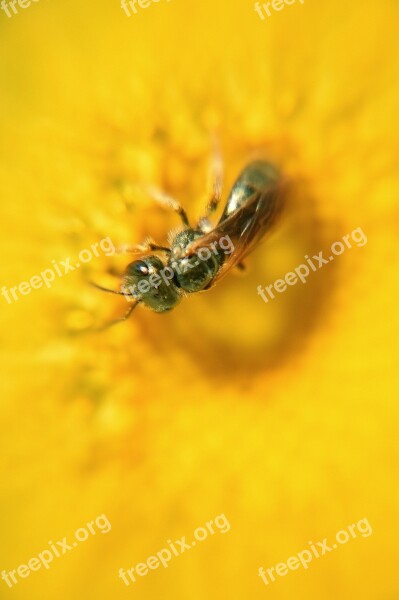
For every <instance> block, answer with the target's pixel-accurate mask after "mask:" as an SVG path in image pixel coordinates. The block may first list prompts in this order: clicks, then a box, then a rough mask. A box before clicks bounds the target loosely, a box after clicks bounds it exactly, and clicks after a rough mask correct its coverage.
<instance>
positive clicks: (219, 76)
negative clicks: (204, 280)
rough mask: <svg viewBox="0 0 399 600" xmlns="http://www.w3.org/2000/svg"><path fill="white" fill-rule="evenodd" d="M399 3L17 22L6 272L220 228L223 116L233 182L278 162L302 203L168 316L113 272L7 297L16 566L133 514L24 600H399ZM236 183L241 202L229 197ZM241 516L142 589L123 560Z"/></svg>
mask: <svg viewBox="0 0 399 600" xmlns="http://www.w3.org/2000/svg"><path fill="white" fill-rule="evenodd" d="M398 16H399V10H398V4H397V1H396V0H380V1H379V2H371V1H369V0H352V1H351V2H348V1H345V2H344V1H341V0H334V1H329V2H327V1H326V0H318V1H316V0H306V1H305V3H304V5H303V6H302V5H301V4H299V3H298V2H297V3H295V4H293V5H292V6H286V7H285V8H284V10H282V11H281V12H275V13H273V14H272V16H271V17H270V18H269V19H267V20H265V21H261V20H260V18H259V17H258V16H257V15H256V13H255V12H254V6H253V3H252V2H251V1H249V0H238V1H234V2H233V1H229V0H218V1H211V0H197V1H194V0H171V2H170V3H168V2H166V1H163V0H161V1H160V2H159V3H158V4H151V6H149V7H148V8H146V9H139V12H138V14H137V15H133V16H131V17H130V18H128V17H127V16H126V15H125V13H124V12H123V11H122V9H121V8H120V5H119V3H118V1H117V0H97V1H96V2H82V0H79V1H78V0H68V1H60V0H58V1H57V2H56V1H55V0H52V1H50V0H40V1H39V2H37V3H35V4H32V6H30V7H29V8H26V9H21V8H20V9H19V12H18V14H17V15H15V16H13V17H12V18H7V16H6V14H5V13H4V12H1V13H0V86H1V96H0V191H1V221H0V222H1V227H2V233H1V237H0V245H1V256H2V261H1V263H2V267H1V268H2V272H1V285H6V286H7V287H8V288H10V287H12V286H14V285H18V284H19V283H20V282H22V281H26V280H29V279H30V278H31V277H32V276H33V275H36V274H39V273H40V272H41V271H43V269H46V268H48V267H50V266H51V264H52V263H51V261H52V260H56V261H62V260H65V259H66V258H67V257H68V256H70V257H73V258H76V256H77V255H78V253H79V251H80V250H82V249H84V248H89V247H90V244H91V243H93V242H96V241H99V240H100V239H102V238H104V237H107V236H110V237H111V239H112V240H113V242H114V243H115V244H121V243H125V242H128V243H135V242H139V241H141V240H142V239H143V238H144V237H145V236H147V235H151V236H153V237H155V238H156V239H157V240H160V241H163V242H165V241H166V239H167V232H168V230H169V229H173V228H174V227H176V226H178V219H177V217H176V216H175V215H169V214H168V213H165V212H164V211H162V210H160V209H159V208H154V207H153V205H152V204H151V202H150V201H149V200H148V199H146V198H145V197H143V195H140V194H139V193H137V190H136V189H135V187H134V184H135V183H137V182H138V181H151V182H153V183H155V184H157V185H160V186H162V187H164V188H165V189H167V190H168V191H169V192H170V193H173V194H174V195H175V196H177V197H178V198H180V199H181V200H182V202H183V203H184V205H185V206H186V208H187V210H188V212H189V213H190V215H195V216H198V215H199V214H200V213H201V207H203V205H204V204H205V202H206V198H207V165H208V163H209V156H210V142H209V140H210V131H212V130H214V129H217V130H218V132H219V136H220V141H221V146H222V151H223V157H224V161H225V171H226V188H225V194H227V191H228V186H229V185H231V183H232V181H233V180H234V178H235V177H236V175H237V172H238V169H239V168H240V167H241V166H242V165H243V164H245V161H247V160H249V158H250V157H251V156H252V155H253V154H254V153H260V152H261V153H262V155H264V156H265V157H267V158H268V159H270V160H273V161H274V162H276V163H277V164H279V165H280V166H281V168H282V170H283V173H284V175H285V177H287V179H288V180H289V181H290V182H291V183H292V190H293V192H292V197H291V201H290V203H289V206H288V207H287V211H286V213H285V215H284V217H283V218H282V220H281V223H280V226H279V227H278V228H277V229H276V232H275V234H274V235H273V237H271V238H270V240H269V241H267V242H265V244H263V245H262V246H261V247H259V249H258V250H257V251H256V252H255V253H254V254H253V255H252V256H251V257H250V258H249V259H248V261H247V264H248V273H247V274H246V275H245V276H243V277H237V276H234V274H232V275H231V276H229V277H228V278H226V279H225V280H223V282H221V283H220V285H218V286H217V287H216V288H215V289H213V290H211V291H209V292H208V293H206V294H198V295H195V296H193V297H191V298H189V299H187V300H185V301H184V302H183V303H182V304H181V305H180V306H179V307H178V308H177V309H176V310H175V311H173V312H171V313H169V314H164V315H156V314H153V313H150V312H147V311H146V310H145V309H142V308H138V309H137V311H136V312H135V313H134V314H133V316H132V318H131V319H130V321H129V322H127V323H125V324H123V325H119V326H117V327H115V328H113V329H109V330H107V331H105V332H103V333H101V334H98V333H93V332H92V329H93V328H94V327H95V326H97V325H99V324H101V323H103V322H105V321H107V320H108V319H110V318H113V317H116V316H118V315H121V314H123V311H124V310H125V309H126V303H125V301H124V299H123V298H117V297H113V296H110V295H105V294H104V295H103V294H101V293H100V292H98V291H97V290H94V289H92V288H90V286H89V285H88V280H89V279H94V280H96V281H97V282H101V283H102V284H103V285H110V286H111V285H112V286H113V287H115V288H116V287H117V285H118V280H115V278H112V277H111V276H110V275H109V274H107V269H109V268H110V266H112V267H114V268H121V267H123V266H124V265H126V264H127V262H128V260H129V257H112V258H108V259H107V258H106V257H104V256H101V257H100V258H98V259H94V260H93V261H92V262H91V263H90V264H88V265H87V267H85V268H83V267H82V268H81V269H79V270H76V271H75V272H74V273H70V274H68V275H65V276H64V278H57V279H56V280H55V281H54V283H53V285H52V287H51V289H49V290H47V289H41V290H34V291H32V293H31V294H29V295H28V296H24V297H21V298H20V299H19V300H18V301H16V302H14V303H12V304H10V305H9V304H7V302H6V300H5V299H4V297H0V306H1V317H0V318H1V325H2V327H1V341H2V350H1V365H2V371H3V373H2V377H1V379H0V382H1V396H0V398H1V399H0V402H1V417H0V423H1V424H0V457H1V458H0V461H1V473H2V477H1V498H2V499H1V510H0V537H1V544H0V570H3V569H6V570H7V571H9V570H11V569H15V568H17V567H18V565H20V564H24V563H25V564H26V562H27V561H28V560H29V559H30V558H32V557H33V556H37V554H38V553H39V552H40V551H42V550H43V549H44V548H46V547H47V543H48V540H61V539H62V538H63V537H64V536H67V538H70V537H71V536H72V537H73V534H74V531H75V530H76V529H77V528H79V527H82V526H84V525H85V523H87V522H88V521H90V520H92V519H95V518H96V517H97V516H98V515H100V514H103V513H105V514H106V516H107V517H108V519H109V520H110V522H111V524H112V530H111V531H110V532H109V533H108V534H107V535H97V536H96V537H90V538H89V539H88V540H87V541H86V542H84V543H82V544H81V545H79V547H78V548H76V549H75V550H74V551H73V552H70V553H68V554H67V555H65V556H63V557H61V558H59V559H57V560H55V561H54V562H53V563H52V566H51V568H50V569H49V570H48V571H45V570H44V569H41V570H40V571H38V572H37V573H32V574H31V575H30V576H29V577H28V578H26V579H25V580H19V583H18V584H17V585H16V586H15V587H14V588H13V589H11V590H10V589H9V588H8V587H7V585H6V584H5V582H4V581H2V580H0V597H1V598H11V597H14V598H16V599H18V600H19V599H23V600H25V599H27V600H28V599H29V600H39V599H40V600H42V599H47V598H49V599H50V598H51V599H53V598H59V599H64V598H65V599H66V598H71V597H74V598H93V599H96V600H100V599H102V598H106V599H108V598H126V597H133V595H134V597H135V598H139V599H145V600H147V599H157V600H158V599H162V600H163V599H164V598H166V599H169V598H170V599H172V598H173V599H175V600H177V599H181V600H183V599H184V600H187V599H190V600H197V599H200V600H204V599H207V600H208V599H214V598H215V599H216V598H226V599H227V598H228V599H234V600H235V599H239V600H241V599H244V598H245V599H246V598H256V599H258V598H259V599H260V598H266V597H268V598H273V599H274V598H276V599H284V600H286V599H292V598H295V599H296V600H301V599H302V598H303V599H305V598H306V599H309V598H323V599H334V600H335V599H336V598H340V599H341V600H346V599H353V598H362V600H369V599H370V600H371V599H373V600H374V599H375V600H398V599H399V584H398V577H397V562H398V539H399V528H398V513H399V510H398V508H399V507H398V503H399V494H398V443H397V438H398V385H397V379H398V376H397V372H398V310H397V299H398V279H397V258H398V223H399V218H398V216H399V215H398V203H397V200H398V191H399V176H398V164H397V157H398V123H397V108H398V100H399V90H398V75H399V69H398V66H399V65H398V62H399V61H398V57H399V45H398V33H397V22H398ZM225 197H226V195H225V196H224V198H225ZM357 227H362V229H363V231H364V232H365V234H366V235H367V238H368V243H367V245H365V246H364V247H363V248H357V247H354V248H353V249H352V250H348V251H347V252H346V253H344V254H343V255H342V256H340V257H337V258H336V260H335V261H334V263H332V264H330V265H327V266H326V267H324V268H323V269H322V270H320V271H319V272H317V273H315V274H314V275H313V276H312V278H309V282H308V283H307V284H306V285H298V286H296V287H295V288H290V289H289V290H288V291H287V292H286V293H285V294H282V295H281V296H279V297H278V298H276V300H274V301H273V302H270V303H269V304H265V303H264V302H263V301H262V300H261V298H260V297H259V296H258V295H257V293H256V288H257V286H258V285H259V284H262V285H263V286H265V285H269V284H270V283H272V282H273V281H274V280H275V279H277V278H280V277H283V276H284V275H285V273H286V272H287V271H290V270H292V269H293V268H295V267H296V266H297V265H298V264H300V263H301V262H303V257H304V255H305V254H309V255H311V254H315V253H318V251H319V250H322V249H328V248H329V247H330V245H331V244H332V243H333V242H334V241H337V240H339V239H341V238H342V237H343V236H344V235H346V234H348V233H350V232H351V231H352V230H353V229H355V228H357ZM221 513H224V514H225V515H226V517H227V519H228V521H229V523H230V525H231V529H230V531H229V532H228V533H226V534H224V535H221V534H218V535H215V536H212V537H209V538H208V539H207V540H205V541H204V542H203V543H202V544H198V545H197V547H196V548H193V549H191V550H190V551H187V552H186V553H185V554H184V555H182V556H179V557H178V558H175V559H173V560H172V561H171V563H170V566H169V568H168V569H163V568H162V567H161V568H159V569H158V570H156V571H153V572H150V573H149V574H148V575H147V576H145V577H143V578H142V579H140V580H139V581H138V582H137V583H135V584H133V585H132V586H130V587H129V588H127V587H125V586H124V584H123V583H122V581H121V580H120V579H119V578H118V569H119V568H120V567H123V568H125V569H128V568H130V567H131V566H134V565H135V564H136V563H139V562H142V561H144V560H146V558H147V557H148V556H149V555H151V554H154V553H155V552H157V551H159V550H160V549H161V548H163V547H164V546H165V543H166V540H167V539H170V538H171V539H178V538H180V537H181V536H183V535H186V536H187V538H188V539H190V535H192V532H193V531H194V529H196V528H197V527H199V526H202V525H204V523H206V522H207V521H208V520H210V519H213V518H214V517H215V516H216V515H218V514H221ZM362 518H367V519H368V521H369V523H370V525H371V526H372V529H373V534H372V535H371V536H370V537H368V538H361V537H360V536H359V538H358V539H356V540H353V541H351V542H349V543H348V544H347V545H345V546H342V547H339V548H338V549H337V550H336V551H334V552H333V553H330V554H328V555H326V556H324V557H323V558H321V559H320V560H318V561H314V562H313V563H311V565H310V567H309V569H308V570H306V571H305V570H304V569H300V570H298V571H294V572H290V573H289V574H288V575H286V576H285V577H282V578H278V580H277V581H276V582H275V583H274V584H273V585H270V586H269V587H267V588H266V587H265V586H264V584H263V583H262V581H261V579H260V578H259V577H258V568H259V567H260V566H263V567H265V568H269V567H271V566H275V565H276V564H277V563H279V562H281V561H283V562H284V561H286V560H287V558H288V557H290V556H292V555H295V554H296V553H298V552H299V551H301V550H302V549H304V548H306V547H307V544H308V541H309V540H312V541H318V540H322V539H323V538H325V537H327V538H330V539H331V538H332V537H334V535H335V533H336V532H337V531H339V530H340V529H344V528H346V527H347V526H348V525H350V524H351V523H356V522H357V521H358V520H359V519H362Z"/></svg>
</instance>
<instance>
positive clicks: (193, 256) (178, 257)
mask: <svg viewBox="0 0 399 600" xmlns="http://www.w3.org/2000/svg"><path fill="white" fill-rule="evenodd" d="M147 191H148V192H149V193H150V194H151V195H152V196H153V198H154V199H155V200H156V201H158V202H159V203H160V204H162V205H163V206H165V207H168V208H171V209H172V210H174V211H176V212H177V213H178V214H179V215H180V217H181V220H182V222H183V225H184V229H183V230H182V231H180V232H179V233H177V234H176V235H175V236H174V237H173V238H172V241H171V245H170V248H168V247H165V246H160V245H158V244H156V243H154V242H152V241H147V242H145V243H144V244H139V245H137V246H135V247H133V248H128V249H125V251H126V252H139V253H141V254H145V253H146V252H154V251H156V252H161V253H163V254H164V255H165V256H166V261H165V262H163V261H162V260H161V259H160V258H159V257H158V256H156V255H154V254H151V255H149V256H144V257H143V258H142V259H140V260H135V261H133V262H131V263H130V264H129V265H128V266H127V268H126V271H125V274H124V275H123V278H122V284H121V287H120V290H119V291H115V290H110V289H107V288H103V287H101V286H98V285H96V284H94V285H95V287H97V288H99V289H101V290H103V291H107V292H112V293H114V294H120V295H123V296H125V297H126V299H128V300H130V301H132V305H131V306H130V307H129V310H128V311H127V313H126V315H125V316H124V317H122V318H121V319H117V320H116V321H112V323H110V324H113V323H116V322H119V321H124V320H126V319H127V318H128V317H129V316H130V315H131V313H132V312H133V310H134V309H135V308H136V306H137V305H138V304H143V305H144V306H146V307H147V308H150V309H151V310H153V311H155V312H166V311H169V310H171V309H172V308H174V307H175V306H177V305H178V304H179V302H180V301H181V300H182V298H183V297H184V296H185V295H187V294H192V293H194V292H201V291H204V290H208V289H209V288H211V287H213V286H214V285H215V284H216V283H217V282H218V281H219V280H220V279H221V278H222V277H223V276H224V275H226V274H227V273H228V272H229V271H230V269H232V268H233V267H236V266H237V267H239V268H243V264H242V261H243V259H244V258H245V257H246V256H247V255H248V254H249V253H250V252H251V251H252V250H253V249H254V248H255V246H256V245H257V244H258V243H259V242H260V240H261V239H262V238H263V237H264V235H265V234H266V233H267V232H268V231H269V229H270V228H271V226H272V224H273V223H274V221H275V218H276V217H277V215H278V214H279V212H280V209H281V207H282V204H283V202H282V199H283V185H282V179H281V177H280V174H279V172H278V171H277V169H276V168H275V167H274V166H273V165H272V164H271V163H268V162H264V161H259V160H258V161H254V162H251V163H250V164H248V165H247V166H246V167H245V168H244V169H243V171H242V172H241V174H240V175H239V176H238V178H237V180H236V182H235V183H234V185H233V188H232V190H231V192H230V194H229V196H228V199H227V202H226V206H225V208H224V211H223V214H222V216H221V217H220V219H219V221H218V223H217V224H216V225H215V226H214V227H212V225H211V223H210V221H209V216H210V215H211V214H212V213H213V212H214V211H215V210H216V208H217V207H218V205H219V203H220V200H221V192H222V162H221V160H220V158H219V157H217V158H216V160H215V164H214V184H213V191H212V195H211V198H210V200H209V203H208V206H207V210H206V215H205V216H204V217H202V218H201V219H200V220H199V222H198V223H197V224H196V226H195V227H191V226H190V223H189V220H188V217H187V214H186V212H185V210H184V209H183V207H182V206H181V205H180V203H179V202H177V201H176V200H174V199H173V198H171V197H169V196H167V195H166V194H164V193H163V192H160V191H159V190H156V189H153V188H150V189H148V190H147ZM226 241H227V242H228V247H226ZM218 244H219V246H220V248H221V249H222V250H224V252H219V251H218V250H217V245H218Z"/></svg>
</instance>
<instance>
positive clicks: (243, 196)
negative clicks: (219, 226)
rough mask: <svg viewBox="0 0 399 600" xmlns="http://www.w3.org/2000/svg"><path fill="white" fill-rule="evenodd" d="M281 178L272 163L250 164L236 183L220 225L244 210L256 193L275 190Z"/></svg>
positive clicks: (257, 162) (255, 162) (258, 161)
mask: <svg viewBox="0 0 399 600" xmlns="http://www.w3.org/2000/svg"><path fill="white" fill-rule="evenodd" d="M279 177H280V176H279V173H278V171H277V169H276V168H275V167H274V166H273V165H272V164H271V163H268V162H265V161H261V160H256V161H254V162H252V163H250V164H249V165H248V166H247V167H245V169H244V170H243V171H242V172H241V173H240V175H239V176H238V178H237V180H236V182H235V183H234V185H233V187H232V190H231V192H230V194H229V197H228V199H227V203H226V207H225V209H224V211H223V214H222V216H221V218H220V221H219V223H221V222H222V221H224V219H226V218H227V217H229V216H230V215H231V214H232V213H234V212H235V211H236V210H238V209H239V208H242V207H243V206H244V205H245V204H246V202H247V200H248V198H250V197H251V196H252V195H253V194H254V192H256V191H262V192H266V191H267V190H268V189H271V188H273V187H274V186H275V185H276V183H277V182H278V180H279Z"/></svg>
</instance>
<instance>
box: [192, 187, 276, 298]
mask: <svg viewBox="0 0 399 600" xmlns="http://www.w3.org/2000/svg"><path fill="white" fill-rule="evenodd" d="M282 203H283V185H282V184H278V185H276V186H275V187H274V188H271V189H268V190H267V191H262V190H257V191H256V192H254V193H253V194H252V196H251V197H249V198H248V200H247V202H246V204H245V205H244V206H243V207H241V208H239V209H237V210H236V211H235V212H234V213H232V214H231V215H230V216H229V217H227V218H225V219H223V220H222V221H220V222H219V223H218V224H217V226H216V227H215V228H214V229H212V231H210V232H209V233H207V234H205V235H204V236H203V237H201V238H198V239H197V240H195V242H193V243H192V244H190V246H189V247H188V248H187V250H188V252H187V255H190V254H194V253H195V252H196V251H198V250H199V249H200V248H204V247H208V246H209V245H210V244H211V243H212V242H217V241H219V240H220V239H221V238H223V237H225V236H229V237H230V239H231V241H232V243H233V245H234V250H233V251H232V252H231V254H229V255H228V256H227V257H226V258H225V261H224V263H223V265H222V267H221V268H220V270H219V271H218V273H217V275H216V276H215V278H214V279H213V280H212V283H211V286H209V287H212V286H213V285H215V283H216V282H217V281H219V280H220V279H221V278H222V277H224V276H225V275H226V274H227V273H228V272H229V271H230V270H231V269H232V268H233V267H235V266H236V265H237V264H238V263H240V262H241V261H242V260H243V259H244V258H245V257H246V256H247V255H248V254H249V253H250V252H252V250H253V249H254V248H255V246H256V245H257V244H258V243H259V242H260V241H261V239H262V238H263V236H264V235H265V234H266V233H267V232H268V230H269V229H270V228H271V226H272V225H273V223H274V221H275V219H276V217H277V215H278V213H279V212H280V210H281V207H282Z"/></svg>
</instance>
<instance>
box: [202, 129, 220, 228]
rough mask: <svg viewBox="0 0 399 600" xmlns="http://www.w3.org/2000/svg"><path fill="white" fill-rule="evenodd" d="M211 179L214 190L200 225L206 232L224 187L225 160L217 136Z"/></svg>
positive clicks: (214, 141) (214, 140) (212, 159)
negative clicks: (209, 219) (209, 218)
mask: <svg viewBox="0 0 399 600" xmlns="http://www.w3.org/2000/svg"><path fill="white" fill-rule="evenodd" d="M210 179H211V182H212V192H211V195H210V198H209V201H208V204H207V207H206V212H205V216H203V217H201V219H200V220H199V222H198V227H200V229H202V230H203V231H204V232H208V231H209V230H210V224H209V221H208V217H209V216H210V215H211V214H212V213H214V212H215V210H216V209H217V207H218V206H219V203H220V200H221V198H222V188H223V160H222V154H221V151H220V146H219V143H218V140H217V138H216V136H214V137H213V152H212V158H211V165H210Z"/></svg>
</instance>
